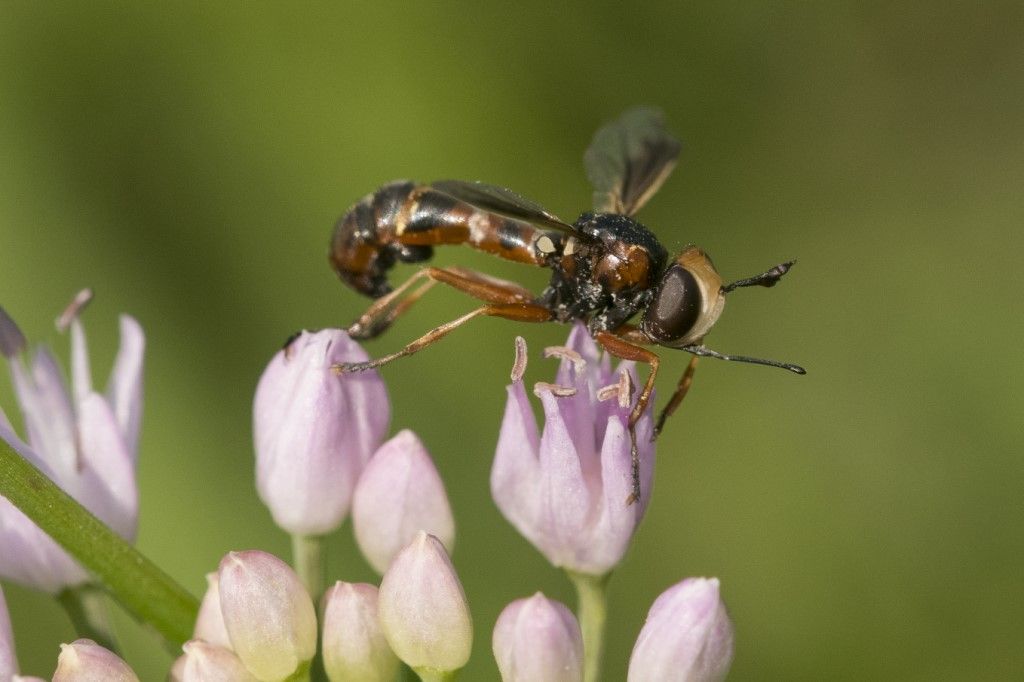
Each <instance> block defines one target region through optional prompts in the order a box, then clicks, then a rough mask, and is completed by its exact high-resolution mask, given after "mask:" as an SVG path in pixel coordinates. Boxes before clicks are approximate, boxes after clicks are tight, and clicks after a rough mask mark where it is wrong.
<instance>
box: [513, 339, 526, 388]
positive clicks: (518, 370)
mask: <svg viewBox="0 0 1024 682" xmlns="http://www.w3.org/2000/svg"><path fill="white" fill-rule="evenodd" d="M526 359H527V358H526V339H524V338H523V337H521V336H517V337H516V359H515V362H513V363H512V382H513V383H516V382H519V381H522V380H523V374H525V373H526Z"/></svg>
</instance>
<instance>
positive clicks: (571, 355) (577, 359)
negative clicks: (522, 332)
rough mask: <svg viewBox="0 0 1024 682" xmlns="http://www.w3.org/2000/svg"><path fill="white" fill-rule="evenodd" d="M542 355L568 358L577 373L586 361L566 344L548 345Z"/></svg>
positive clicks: (584, 365)
mask: <svg viewBox="0 0 1024 682" xmlns="http://www.w3.org/2000/svg"><path fill="white" fill-rule="evenodd" d="M544 357H546V358H559V359H561V360H568V361H569V362H571V363H572V366H573V369H575V370H576V373H577V374H579V373H580V372H582V371H583V369H584V368H585V367H586V366H587V361H586V360H584V359H583V356H582V355H580V354H579V353H577V352H576V351H574V350H573V349H572V348H569V347H567V346H548V347H547V348H545V349H544Z"/></svg>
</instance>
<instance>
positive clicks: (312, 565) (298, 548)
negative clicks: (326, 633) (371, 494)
mask: <svg viewBox="0 0 1024 682" xmlns="http://www.w3.org/2000/svg"><path fill="white" fill-rule="evenodd" d="M291 537H292V567H293V568H294V569H295V573H296V574H298V576H299V580H301V581H302V584H303V586H305V588H306V592H308V593H309V596H310V598H311V599H312V600H313V605H314V606H316V608H317V611H319V610H320V599H321V598H322V597H323V594H324V584H325V582H326V579H327V567H326V565H325V564H324V539H323V537H322V536H319V535H292V536H291ZM318 639H319V636H318ZM309 676H310V677H309V678H308V679H311V680H312V682H327V673H326V672H325V671H324V661H323V652H322V651H319V650H318V651H317V653H316V656H314V657H313V660H312V662H311V664H310V668H309Z"/></svg>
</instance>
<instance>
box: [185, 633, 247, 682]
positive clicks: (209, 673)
mask: <svg viewBox="0 0 1024 682" xmlns="http://www.w3.org/2000/svg"><path fill="white" fill-rule="evenodd" d="M181 648H182V650H183V651H184V652H185V656H184V658H185V666H184V669H183V670H182V673H181V679H182V682H257V680H256V678H255V677H253V676H252V673H250V672H249V671H248V670H247V669H246V667H245V665H243V664H242V661H241V660H239V658H238V656H235V654H234V653H233V652H232V651H231V650H230V649H225V648H224V647H221V646H217V645H216V644H210V643H209V642H204V641H203V640H200V639H193V640H191V641H188V642H185V645H184V646H182V647H181Z"/></svg>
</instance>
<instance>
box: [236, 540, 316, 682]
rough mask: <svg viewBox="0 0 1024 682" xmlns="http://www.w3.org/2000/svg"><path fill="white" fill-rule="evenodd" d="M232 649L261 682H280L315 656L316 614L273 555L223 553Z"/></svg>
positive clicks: (289, 571)
mask: <svg viewBox="0 0 1024 682" xmlns="http://www.w3.org/2000/svg"><path fill="white" fill-rule="evenodd" d="M218 579H219V589H220V607H221V612H222V613H223V614H224V625H225V626H226V628H227V631H228V635H229V636H230V638H231V648H232V650H233V651H234V652H235V654H236V655H237V656H238V657H239V658H240V659H241V660H242V663H244V664H245V667H246V668H248V669H249V671H250V672H251V673H252V674H253V675H254V676H255V677H256V678H257V679H260V680H283V679H285V678H287V677H288V676H289V675H292V674H293V673H295V672H296V671H297V670H301V669H302V668H303V667H304V666H307V665H308V664H309V661H310V660H312V658H313V654H315V653H316V612H315V611H314V609H313V602H312V600H311V599H310V598H309V595H308V594H307V593H306V590H305V588H304V587H303V586H302V583H301V582H300V581H299V577H298V576H297V575H295V572H294V571H293V570H292V569H291V568H290V567H289V566H288V564H286V563H284V562H283V561H281V560H280V559H278V558H277V557H275V556H273V555H271V554H267V553H266V552H260V551H258V550H250V551H246V552H228V554H227V555H226V556H225V557H224V558H223V559H222V560H221V562H220V570H219V572H218Z"/></svg>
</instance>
